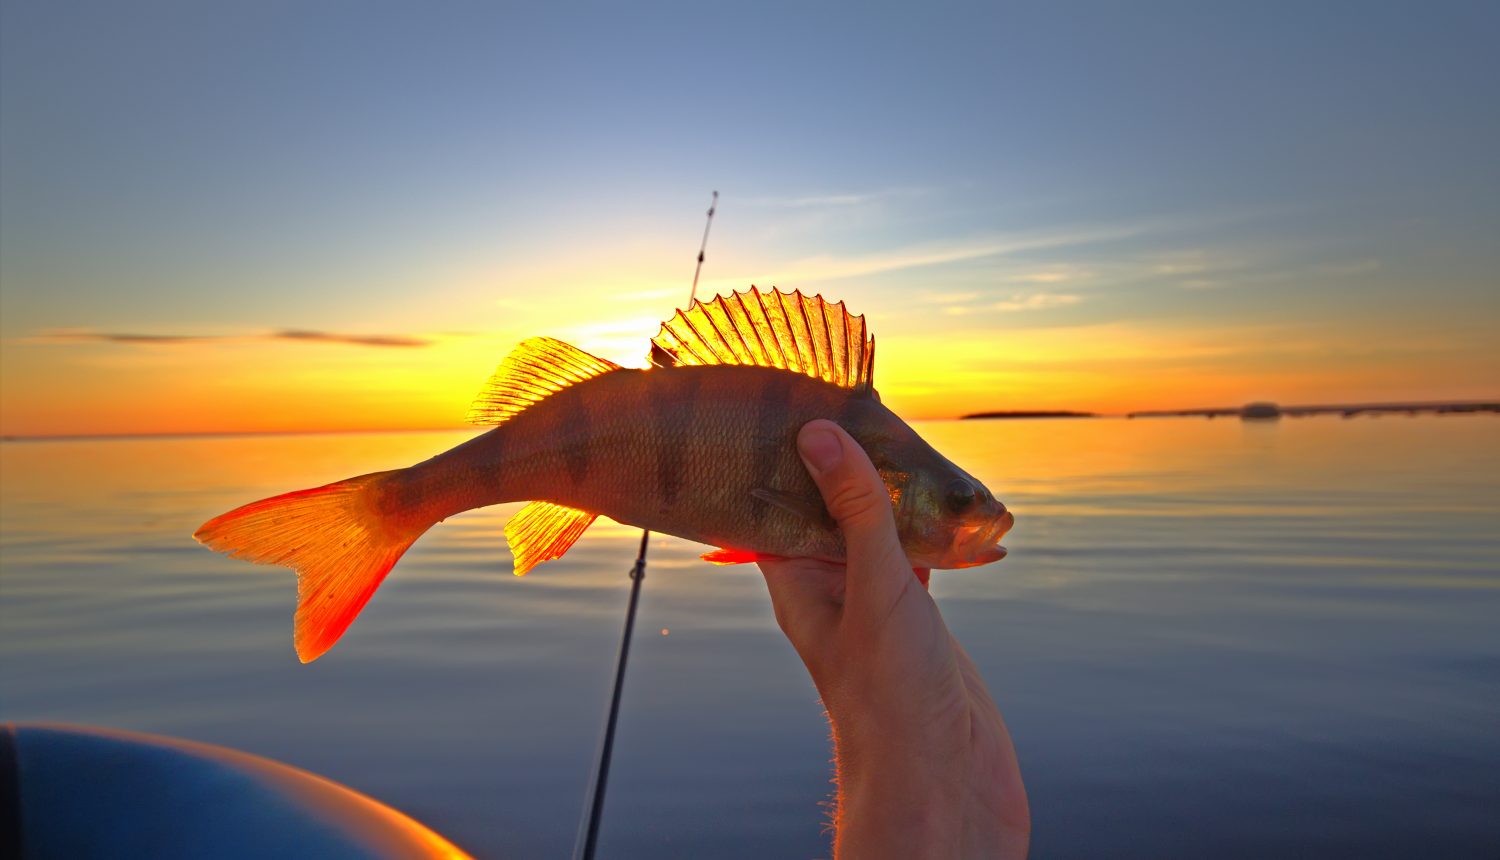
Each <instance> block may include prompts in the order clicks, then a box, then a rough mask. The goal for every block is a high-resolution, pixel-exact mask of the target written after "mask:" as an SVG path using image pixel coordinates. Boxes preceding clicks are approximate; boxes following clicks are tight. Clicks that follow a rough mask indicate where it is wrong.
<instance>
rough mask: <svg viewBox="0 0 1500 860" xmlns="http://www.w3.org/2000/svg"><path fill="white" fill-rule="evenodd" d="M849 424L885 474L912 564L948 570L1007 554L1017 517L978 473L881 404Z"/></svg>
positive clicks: (902, 541)
mask: <svg viewBox="0 0 1500 860" xmlns="http://www.w3.org/2000/svg"><path fill="white" fill-rule="evenodd" d="M870 411H871V413H874V412H876V411H881V412H884V414H883V415H876V414H868V415H866V416H863V417H864V418H865V419H866V420H865V421H863V422H861V423H862V424H863V426H862V427H858V428H857V429H855V430H853V431H852V433H853V435H854V436H855V439H856V440H857V441H859V442H860V444H861V445H863V446H864V448H865V450H866V452H867V453H869V454H870V457H871V460H872V461H873V462H874V464H875V467H876V469H877V470H879V472H880V474H881V477H882V478H883V479H884V480H885V484H886V489H887V490H888V491H889V492H890V494H891V504H892V507H893V510H894V513H895V516H896V528H897V531H898V532H899V533H900V535H901V545H902V547H903V548H904V549H905V550H906V555H907V558H909V559H910V560H911V563H912V564H913V565H914V566H916V567H927V568H941V569H944V570H951V569H954V568H961V567H976V566H978V565H981V564H989V563H990V562H992V561H999V560H1000V559H1002V558H1004V557H1005V553H1006V550H1005V547H1003V546H1000V538H1001V537H1003V536H1004V535H1005V533H1006V532H1008V531H1010V529H1011V527H1012V526H1013V525H1015V517H1014V516H1013V515H1012V514H1011V512H1010V511H1008V510H1006V507H1005V505H1004V504H1003V503H1001V502H1000V500H998V499H996V498H995V494H994V493H991V492H990V490H989V488H988V487H986V486H985V485H984V483H983V482H981V481H980V480H979V479H978V478H975V477H974V476H973V475H970V474H969V473H968V472H965V471H964V470H963V469H960V468H959V467H958V466H956V465H954V464H953V463H952V462H951V461H950V460H948V458H946V457H944V456H943V455H942V454H939V453H938V452H937V451H936V450H934V449H933V448H932V446H931V445H928V444H927V442H926V440H924V439H922V437H921V436H919V435H918V434H917V432H916V431H915V430H912V429H911V427H910V426H908V425H907V424H906V423H905V422H903V421H901V419H900V418H897V417H896V416H895V415H894V414H893V413H890V412H888V411H884V410H883V407H873V408H872V409H871V410H870Z"/></svg>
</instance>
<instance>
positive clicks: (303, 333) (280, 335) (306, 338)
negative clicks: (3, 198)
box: [23, 328, 433, 347]
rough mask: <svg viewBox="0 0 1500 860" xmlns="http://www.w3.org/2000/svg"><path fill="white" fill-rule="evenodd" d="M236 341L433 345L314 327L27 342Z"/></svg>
mask: <svg viewBox="0 0 1500 860" xmlns="http://www.w3.org/2000/svg"><path fill="white" fill-rule="evenodd" d="M234 341H239V342H243V341H297V342H303V343H333V344H345V345H348V346H378V347H423V346H431V345H432V344H433V341H432V339H430V338H425V337H412V336H409V335H394V334H341V333H337V332H327V331H313V330H310V329H282V330H280V331H273V332H266V333H263V334H246V335H233V334H143V333H139V332H112V331H93V330H91V329H77V328H66V329H47V330H45V331H42V332H40V333H38V334H35V335H32V336H31V337H28V338H24V339H23V342H25V343H118V344H127V345H131V346H187V345H193V344H203V343H226V342H234Z"/></svg>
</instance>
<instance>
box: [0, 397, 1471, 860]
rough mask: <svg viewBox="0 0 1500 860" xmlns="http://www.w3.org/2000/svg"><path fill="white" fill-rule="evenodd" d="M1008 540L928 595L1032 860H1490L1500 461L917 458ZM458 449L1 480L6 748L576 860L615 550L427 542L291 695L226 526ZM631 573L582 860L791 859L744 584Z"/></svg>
mask: <svg viewBox="0 0 1500 860" xmlns="http://www.w3.org/2000/svg"><path fill="white" fill-rule="evenodd" d="M918 429H919V430H920V432H922V433H923V435H924V436H926V437H927V438H928V439H929V440H930V441H931V442H932V443H933V444H934V445H935V446H936V447H937V448H938V449H939V450H942V451H943V452H944V453H945V454H947V455H948V456H949V457H950V458H952V459H953V460H955V461H956V462H958V463H960V464H961V465H963V466H964V467H966V468H967V469H968V470H969V471H970V472H972V473H973V474H975V475H976V476H977V477H979V478H981V479H982V480H984V481H985V482H986V483H987V484H988V486H989V487H990V488H991V489H992V490H993V491H994V492H995V494H996V495H997V496H998V497H1000V498H1001V499H1003V500H1004V501H1005V502H1007V503H1008V504H1009V505H1010V507H1011V508H1012V509H1013V510H1014V511H1015V513H1016V519H1017V524H1016V528H1015V530H1014V531H1013V532H1012V533H1011V535H1010V536H1009V537H1008V539H1007V540H1006V541H1005V543H1006V545H1007V546H1009V547H1010V549H1011V556H1010V557H1009V558H1007V559H1005V560H1004V561H1002V562H1000V563H998V564H995V565H990V566H987V567H982V568H977V569H974V570H969V571H954V572H938V573H936V574H934V576H933V584H932V591H933V593H934V595H935V596H936V597H937V599H938V602H939V604H940V606H941V607H942V610H943V613H944V615H945V616H946V617H947V618H948V621H949V624H950V625H951V626H952V627H953V628H954V630H955V632H956V634H957V635H958V637H959V639H960V640H962V641H963V642H964V644H965V645H966V646H967V647H968V649H969V651H970V652H971V653H972V654H973V655H974V657H975V659H976V660H977V661H978V663H979V665H980V667H981V668H982V669H983V671H984V673H985V677H986V679H987V680H988V682H989V685H990V687H991V690H992V691H993V692H994V695H995V698H996V699H997V700H998V702H999V704H1000V707H1001V709H1002V710H1003V711H1004V713H1005V716H1006V718H1007V721H1008V723H1009V725H1010V728H1011V732H1012V734H1013V735H1014V737H1015V741H1016V744H1017V747H1018V748H1019V751H1020V755H1021V761H1022V767H1023V770H1024V773H1025V777H1026V782H1027V786H1028V787H1029V789H1030V794H1031V803H1032V810H1033V816H1034V825H1035V838H1034V843H1033V845H1034V849H1033V856H1035V857H1038V858H1084V857H1128V858H1135V857H1139V858H1161V857H1221V858H1238V857H1245V858H1249V857H1257V858H1260V857H1273V856H1285V857H1289V856H1308V857H1339V858H1344V857H1348V858H1354V857H1359V858H1378V857H1392V858H1395V857H1403V858H1404V857H1415V856H1422V857H1445V858H1446V857H1452V858H1462V857H1474V858H1494V857H1497V856H1500V421H1497V420H1496V419H1494V418H1490V417H1484V416H1471V417H1444V418H1437V417H1419V418H1405V417H1385V418H1381V419H1369V418H1364V419H1356V420H1340V419H1337V418H1310V419H1300V420H1282V421H1280V422H1273V423H1244V422H1240V421H1236V420H1228V421H1226V420H1218V421H1205V420H1201V419H1165V420H1154V421H1125V420H1093V421H1009V422H950V423H928V424H922V425H919V426H918ZM468 435H470V434H468V433H412V434H389V435H380V434H369V435H345V436H262V437H235V438H190V439H134V440H118V441H69V442H17V443H7V444H4V445H0V488H3V496H0V525H3V543H0V646H3V647H0V719H4V720H59V721H68V722H80V723H95V724H103V725H108V726H116V727H121V728H128V729H136V730H142V731H150V732H161V733H165V734H171V735H177V736H182V737H187V738H192V739H195V740H202V741H209V742H213V743H219V744H226V745H229V746H232V747H237V748H241V749H244V750H247V751H250V752H254V753H259V754H261V755H266V756H270V757H271V758H275V759H279V760H281V761H285V762H288V763H290V764H294V765H297V766H300V767H304V768H307V769H310V770H312V771H315V772H317V773H320V774H324V775H326V776H329V777H331V778H333V779H336V780H338V781H340V782H343V783H346V784H348V785H349V786H351V787H353V788H356V789H358V790H360V791H363V792H365V793H368V794H370V795H372V796H374V797H376V798H379V799H380V800H383V801H385V802H387V803H389V804H391V805H393V806H395V807H397V808H399V809H401V810H404V811H406V812H408V813H410V814H412V815H414V816H415V817H417V818H418V819H420V820H422V821H423V822H425V823H427V824H428V825H430V826H432V827H433V828H435V829H437V830H439V831H441V832H442V833H444V834H445V835H447V836H449V837H450V838H451V839H453V840H454V841H455V842H456V843H458V844H459V845H460V846H463V847H464V848H466V849H468V850H470V851H472V852H473V853H475V854H477V855H479V856H482V857H497V858H498V857H504V858H519V857H562V856H567V855H568V854H569V852H570V851H571V848H572V844H573V840H574V836H575V833H576V829H577V825H578V818H579V812H580V806H581V804H582V802H583V797H584V792H585V788H586V785H587V783H588V780H589V777H590V773H591V769H592V765H593V760H594V757H595V753H596V747H597V743H598V738H599V733H600V727H601V723H602V717H603V713H604V709H605V706H606V703H607V697H608V692H609V681H610V676H611V672H612V670H613V660H614V656H615V649H616V646H617V643H618V639H619V635H620V625H621V622H622V618H623V611H624V607H625V601H626V596H627V593H628V588H629V582H628V579H627V577H626V571H627V570H628V568H629V566H630V563H631V561H632V560H633V557H634V552H635V546H634V544H635V542H636V541H637V540H638V536H639V532H637V531H634V530H632V529H628V528H624V527H621V526H618V525H615V524H613V523H609V522H606V521H604V520H600V521H599V523H598V524H597V525H595V526H594V528H593V529H592V530H590V531H589V533H588V534H587V535H586V536H585V537H584V538H583V540H582V541H580V542H579V544H578V545H577V546H575V547H574V549H573V550H572V552H571V553H570V554H569V555H568V556H567V557H566V558H565V559H563V560H561V561H558V562H554V563H551V564H548V565H544V566H543V567H541V568H539V569H538V570H537V571H535V572H534V573H533V574H531V575H530V576H527V577H525V578H524V579H522V578H516V577H514V576H511V573H510V555H509V552H508V551H507V550H506V548H505V541H504V537H503V535H502V533H501V529H502V525H503V523H504V521H505V519H506V517H508V516H509V515H510V514H512V513H513V512H514V511H515V510H517V509H518V508H519V506H518V505H507V506H502V507H497V508H490V509H486V510H481V511H474V512H470V513H468V514H464V515H461V516H459V517H455V518H453V519H451V520H449V521H448V522H447V523H444V524H443V525H441V526H438V527H436V528H434V529H433V530H432V531H431V532H429V533H428V535H427V536H426V537H424V538H423V539H422V540H421V541H420V542H419V543H418V544H417V545H416V546H415V547H414V548H413V549H412V550H411V551H410V552H409V553H408V554H407V556H406V557H405V559H404V560H403V561H402V562H401V563H400V564H399V565H398V566H397V568H396V570H395V571H394V572H393V573H392V575H391V576H390V578H389V579H388V580H387V581H386V584H385V585H384V587H383V588H382V589H381V591H380V592H379V593H378V594H377V596H376V598H375V599H374V601H373V602H372V603H371V604H370V606H369V607H368V608H367V609H366V610H365V612H364V614H363V616H362V617H361V618H360V619H359V621H358V622H356V623H355V625H354V627H353V628H352V629H351V630H350V632H349V634H348V635H347V636H346V637H345V638H344V640H343V641H342V642H341V643H340V644H339V646H338V647H336V648H335V649H334V650H333V651H331V652H330V653H329V654H328V655H327V656H326V657H324V658H323V659H322V660H320V661H318V662H317V663H314V664H311V665H308V666H303V665H300V664H299V663H298V662H297V659H296V657H295V655H294V654H293V651H292V640H291V620H292V610H293V607H294V605H295V600H296V587H295V585H294V578H293V576H292V574H291V573H290V572H289V571H286V570H284V569H281V568H273V567H252V566H250V565H247V564H244V563H242V562H237V561H233V560H230V559H226V558H223V557H220V556H217V555H215V554H213V553H210V552H208V551H207V550H205V549H203V548H201V547H199V546H198V545H196V544H195V543H194V542H193V541H192V539H191V538H190V536H189V535H190V534H191V533H192V531H193V529H194V528H195V527H196V526H197V525H198V524H199V523H200V522H202V521H203V520H205V519H207V518H208V517H210V516H212V515H215V514H218V513H221V512H223V511H224V510H227V509H228V508H230V507H233V506H235V505H238V504H241V503H244V502H247V501H251V500H254V499H257V498H260V497H263V496H267V495H271V494H275V493H279V492H284V491H287V490H292V489H299V488H303V487H309V486H314V485H317V484H322V483H326V482H328V481H332V480H336V479H339V478H344V477H348V476H351V475H356V474H361V473H364V472H370V471H376V470H380V469H387V468H392V467H393V466H397V465H403V464H406V463H411V462H416V461H418V460H422V459H425V458H426V457H428V456H430V455H431V454H433V453H435V452H437V451H439V450H442V449H444V448H447V447H449V446H451V445H454V444H456V443H458V442H460V441H462V440H463V439H464V438H467V436H468ZM702 551H703V548H702V547H700V546H697V545H694V544H689V543H687V542H684V541H680V540H677V539H674V538H654V539H653V541H652V545H651V556H650V567H649V570H648V575H647V578H646V581H645V588H644V592H643V597H642V603H641V610H640V617H639V623H638V627H637V637H636V640H635V647H634V650H633V652H632V658H631V664H630V674H629V678H628V683H627V684H626V688H625V695H624V710H623V714H622V717H621V722H620V727H619V736H618V741H617V746H616V758H615V763H614V770H613V773H612V778H611V783H610V791H609V802H608V805H607V808H606V813H605V816H606V817H605V822H604V827H603V833H602V838H601V844H600V854H601V856H606V857H625V858H645V857H746V858H749V857H755V858H761V857H820V856H826V854H827V853H828V846H827V839H826V836H825V835H824V834H823V832H822V830H823V828H822V823H823V812H822V808H821V807H820V805H819V804H820V802H821V801H825V800H826V799H827V798H828V795H829V790H830V786H829V782H828V780H829V775H830V771H829V766H828V749H827V732H826V728H825V726H824V724H823V721H822V717H821V711H820V709H819V707H818V704H817V701H816V698H815V694H814V691H813V688H812V685H811V683H810V682H809V681H808V679H807V677H806V674H805V673H804V671H803V669H802V666H801V664H800V663H799V662H798V661H797V659H796V656H795V655H794V654H793V652H792V649H791V648H790V647H789V646H788V645H787V643H786V641H785V640H784V639H783V638H782V636H781V634H780V632H779V631H778V630H777V629H776V626H775V623H774V621H773V619H772V616H771V610H770V606H769V604H768V602H767V598H766V595H765V589H764V585H763V583H762V582H761V579H760V577H759V575H758V573H757V572H756V571H755V569H754V568H753V567H734V568H711V567H709V566H707V565H705V564H703V563H701V562H699V561H698V560H697V558H696V556H697V554H698V553H699V552H702Z"/></svg>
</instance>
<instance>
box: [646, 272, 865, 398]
mask: <svg viewBox="0 0 1500 860" xmlns="http://www.w3.org/2000/svg"><path fill="white" fill-rule="evenodd" d="M651 344H652V346H651V355H650V360H651V363H652V364H654V365H656V366H658V367H673V366H682V365H691V364H739V365H755V366H758V367H775V368H778V369H783V370H791V371H794V372H796V373H801V374H805V375H807V376H811V377H812V378H814V379H821V380H823V381H825V382H831V383H833V384H834V385H837V386H839V387H840V388H856V389H870V388H871V387H872V386H873V384H874V378H875V338H874V337H871V336H870V334H869V332H868V331H867V330H866V329H865V318H864V317H863V316H855V315H853V314H851V313H849V311H848V310H847V309H846V308H845V307H844V303H843V302H839V303H838V304H832V303H830V302H827V301H825V300H824V299H823V297H822V296H812V297H811V298H809V297H807V296H804V295H802V294H801V293H800V292H793V293H783V292H780V291H779V290H775V289H772V290H761V289H758V288H756V287H751V288H750V289H748V290H746V291H744V292H737V293H731V294H729V295H727V296H716V297H714V298H713V299H710V300H709V301H708V302H706V303H705V302H702V301H696V302H693V304H692V306H691V307H689V308H688V309H687V310H680V311H678V312H677V315H676V316H674V317H672V318H671V319H669V320H667V321H666V322H664V323H662V326H661V331H659V332H658V333H657V335H656V337H653V338H652V339H651Z"/></svg>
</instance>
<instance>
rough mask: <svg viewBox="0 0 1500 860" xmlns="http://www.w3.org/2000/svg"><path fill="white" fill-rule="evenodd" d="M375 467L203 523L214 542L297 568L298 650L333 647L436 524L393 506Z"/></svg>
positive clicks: (314, 653)
mask: <svg viewBox="0 0 1500 860" xmlns="http://www.w3.org/2000/svg"><path fill="white" fill-rule="evenodd" d="M402 471H404V470H400V469H398V470H395V471H391V472H375V473H372V474H369V475H361V476H360V477H358V478H349V479H348V480H345V481H339V482H337V483H334V484H329V485H327V486H324V487H315V488H313V489H310V490H299V491H297V492H294V493H285V494H283V495H280V496H273V497H271V498H269V499H262V500H261V501H258V502H251V503H250V504H248V505H244V506H243V507H239V508H235V509H234V510H232V511H230V512H229V513H227V514H222V515H220V516H217V517H214V518H213V519H211V520H209V521H208V522H206V523H204V524H203V525H202V526H201V527H200V528H199V529H198V530H197V531H196V532H194V533H193V537H194V538H196V539H197V540H198V542H199V543H202V544H203V545H204V546H207V547H208V548H210V549H213V550H216V551H218V552H222V553H226V554H227V555H230V556H232V557H234V558H240V559H244V560H246V561H252V562H255V563H256V564H279V565H282V566H284V567H290V568H292V569H293V570H296V571H297V620H296V634H295V642H296V646H297V656H298V658H300V659H301V660H302V662H304V663H311V662H312V661H313V660H316V659H318V657H320V656H322V655H323V652H325V651H327V650H328V649H329V648H332V647H333V644H334V643H335V642H337V641H338V640H339V637H340V636H342V635H344V631H345V630H347V629H348V628H349V625H350V624H351V623H353V621H354V618H355V616H357V615H359V611H360V610H361V609H364V607H365V604H366V603H368V602H369V601H370V597H371V596H372V595H373V594H374V593H375V589H376V588H378V587H379V586H380V583H381V581H382V580H384V579H385V575H386V574H387V573H389V572H390V570H391V568H392V567H393V566H395V564H396V560H397V559H399V558H401V554H402V553H404V552H406V549H407V547H409V546H411V545H412V544H413V543H414V542H416V540H417V538H419V537H421V536H422V533H423V532H425V531H427V529H428V528H429V527H430V526H431V525H432V523H431V522H420V521H414V520H413V519H412V518H411V517H410V516H399V515H396V514H394V513H390V512H387V510H385V509H384V508H385V506H383V505H382V504H381V501H382V497H383V492H382V490H383V489H384V487H385V486H388V484H387V481H388V479H389V478H390V477H391V476H393V475H397V474H399V473H400V472H402Z"/></svg>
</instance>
